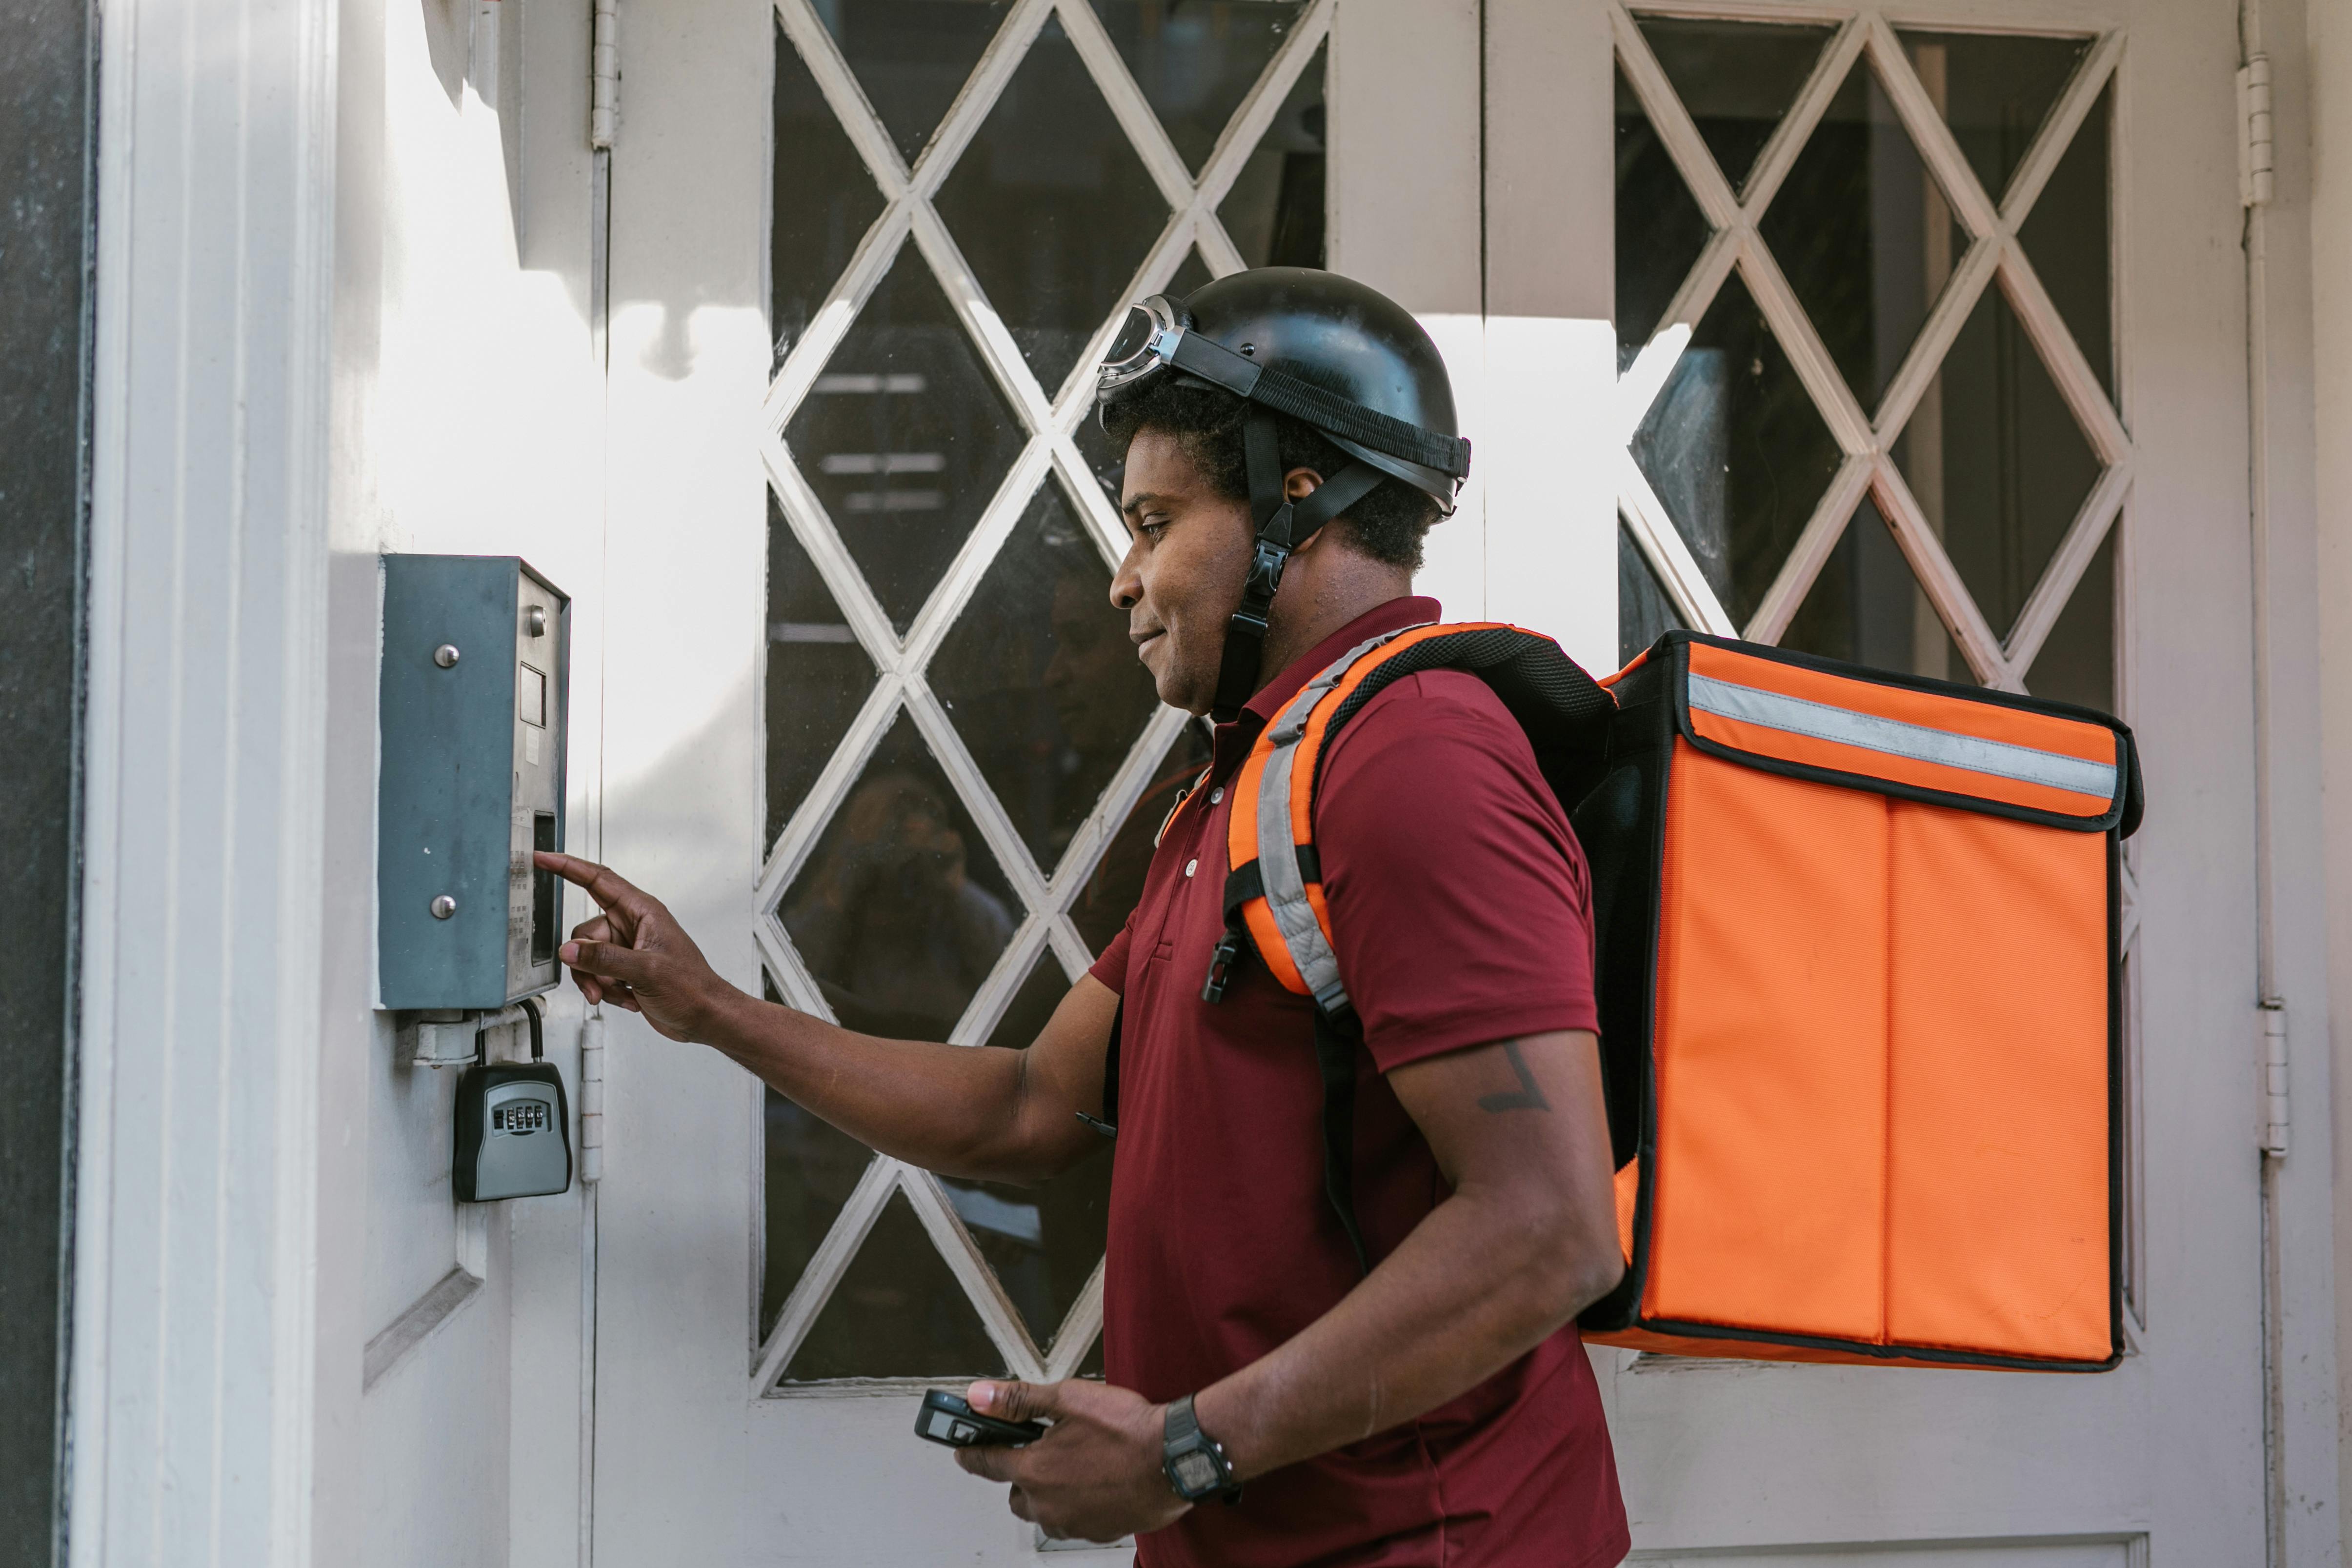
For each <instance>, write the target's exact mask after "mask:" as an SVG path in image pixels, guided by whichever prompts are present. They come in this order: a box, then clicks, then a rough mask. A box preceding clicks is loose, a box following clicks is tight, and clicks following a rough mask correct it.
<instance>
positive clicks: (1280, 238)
mask: <svg viewBox="0 0 2352 1568" xmlns="http://www.w3.org/2000/svg"><path fill="white" fill-rule="evenodd" d="M1330 52H1331V51H1330V48H1329V47H1328V46H1326V47H1323V48H1319V49H1317V50H1316V51H1315V58H1313V59H1311V60H1309V61H1307V68H1306V69H1305V70H1302V71H1300V72H1299V73H1298V79H1297V81H1295V82H1293V83H1292V84H1291V87H1290V91H1289V93H1288V95H1287V96H1286V97H1285V98H1284V99H1283V100H1282V107H1281V108H1280V109H1278V110H1275V113H1274V119H1273V121H1272V122H1271V123H1269V124H1268V125H1267V126H1266V128H1265V135H1264V136H1261V137H1260V138H1258V143H1257V145H1256V146H1255V147H1254V148H1252V149H1251V151H1250V155H1249V156H1248V157H1247V158H1246V159H1244V160H1243V162H1242V169H1241V173H1240V174H1237V175H1235V176H1234V187H1233V189H1232V190H1230V191H1228V192H1226V193H1225V199H1224V201H1223V203H1222V204H1220V205H1219V206H1218V207H1217V217H1218V219H1219V220H1220V221H1221V222H1223V225H1224V226H1225V234H1226V236H1227V237H1229V238H1231V239H1232V240H1233V242H1234V249H1236V250H1238V251H1240V252H1241V253H1242V260H1243V262H1244V263H1245V264H1246V265H1248V266H1251V267H1320V266H1322V265H1323V199H1324V198H1323V66H1324V61H1325V59H1326V58H1328V56H1329V54H1330Z"/></svg>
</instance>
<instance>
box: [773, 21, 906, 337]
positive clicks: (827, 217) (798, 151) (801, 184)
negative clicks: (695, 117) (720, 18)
mask: <svg viewBox="0 0 2352 1568" xmlns="http://www.w3.org/2000/svg"><path fill="white" fill-rule="evenodd" d="M775 117H776V124H775V136H776V145H775V171H774V173H775V190H774V197H773V205H772V211H773V213H774V215H775V216H774V218H773V226H772V229H771V231H770V235H769V241H768V275H769V285H768V289H769V292H768V300H769V306H768V330H769V338H770V341H771V342H773V343H774V345H775V357H774V363H776V364H777V365H782V363H784V358H785V356H786V355H787V354H789V353H792V351H793V344H795V343H797V342H800V341H801V338H802V335H803V333H805V332H806V331H808V324H809V321H810V319H811V318H812V317H814V315H815V314H816V308H817V307H818V306H819V305H821V304H823V303H824V297H825V295H826V294H828V293H830V292H831V291H832V289H833V285H834V282H835V279H838V278H840V276H841V273H842V269H843V268H845V267H847V266H848V265H849V258H850V253H851V252H853V251H855V250H856V248H857V242H858V241H859V240H861V239H863V238H865V237H866V230H867V229H868V228H870V227H871V226H873V223H874V220H875V219H876V218H877V217H879V216H882V192H881V189H880V187H879V186H877V185H876V184H875V183H874V177H873V175H871V174H868V173H867V172H866V165H865V163H862V162H861V161H859V159H858V156H857V153H856V149H855V148H853V147H851V146H850V144H849V138H848V136H847V135H846V134H845V133H844V132H843V131H842V129H841V121H838V120H836V119H835V117H834V112H833V110H832V108H831V106H829V105H828V104H827V103H826V102H825V101H824V94H822V93H821V92H819V91H818V90H817V85H816V79H815V78H814V77H812V76H811V75H809V70H808V67H807V66H806V65H805V64H803V62H802V60H801V57H800V51H799V50H797V49H795V48H793V45H792V40H791V39H789V38H787V37H784V30H783V28H782V26H781V25H780V26H778V27H777V28H776V97H775Z"/></svg>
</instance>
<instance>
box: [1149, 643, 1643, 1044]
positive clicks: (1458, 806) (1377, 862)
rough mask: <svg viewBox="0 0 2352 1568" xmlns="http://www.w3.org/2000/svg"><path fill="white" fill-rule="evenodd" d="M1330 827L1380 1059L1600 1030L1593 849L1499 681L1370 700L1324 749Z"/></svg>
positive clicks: (1345, 975) (1322, 821)
mask: <svg viewBox="0 0 2352 1568" xmlns="http://www.w3.org/2000/svg"><path fill="white" fill-rule="evenodd" d="M1315 838H1316V848H1317V851H1318V854H1319V856H1320V857H1321V859H1322V865H1323V877H1324V891H1325V895H1326V897H1327V898H1328V900H1329V907H1330V913H1331V927H1332V934H1333V946H1334V948H1335V950H1336V951H1337V953H1338V956H1339V978H1340V979H1341V980H1342V981H1343V982H1345V983H1346V984H1347V987H1348V993H1349V997H1350V998H1351V999H1352V1000H1353V1002H1354V1004H1355V1008H1356V1014H1357V1016H1358V1017H1359V1018H1360V1019H1361V1020H1362V1022H1363V1026H1364V1042H1365V1045H1366V1047H1368V1048H1369V1049H1370V1052H1371V1055H1372V1059H1373V1060H1374V1061H1375V1062H1376V1063H1377V1064H1378V1065H1379V1067H1380V1068H1381V1071H1383V1072H1385V1071H1388V1070H1390V1069H1391V1068H1397V1067H1402V1066H1403V1065H1404V1064H1405V1063H1407V1062H1412V1061H1419V1060H1421V1059H1423V1058H1427V1057H1433V1056H1437V1055H1440V1054H1443V1053H1444V1052H1446V1051H1454V1050H1461V1049H1464V1048H1465V1047H1471V1046H1483V1045H1490V1044H1492V1043H1494V1042H1495V1041H1496V1040H1506V1039H1514V1038H1517V1037H1520V1036H1524V1035H1530V1034H1539V1033H1543V1032H1546V1031H1549V1030H1556V1029H1596V1028H1597V1027H1598V1025H1599V1018H1598V1014H1597V1011H1596V1009H1595V1007H1594V1004H1593V994H1592V914H1591V873H1590V872H1589V870H1588V869H1587V868H1586V865H1585V860H1584V852H1583V850H1582V848H1581V847H1580V846H1579V845H1578V843H1577V841H1576V835H1575V832H1574V830H1572V829H1571V828H1570V826H1569V825H1568V818H1567V816H1566V815H1565V814H1564V813H1563V812H1562V811H1561V809H1560V805H1559V800H1558V799H1557V798H1556V797H1555V796H1554V795H1552V793H1551V789H1550V787H1549V785H1548V784H1545V783H1544V781H1543V775H1542V774H1541V773H1539V772H1538V770H1537V767H1536V761H1535V753H1534V751H1533V750H1532V749H1531V748H1530V747H1529V745H1528V739H1527V735H1526V733H1525V732H1524V731H1521V729H1520V728H1519V725H1518V722H1517V721H1516V720H1515V719H1513V718H1512V717H1511V716H1510V713H1509V711H1508V710H1507V709H1505V708H1504V707H1503V705H1502V703H1501V701H1500V700H1498V699H1497V698H1496V696H1495V694H1494V692H1493V691H1492V690H1491V689H1488V687H1487V686H1486V682H1484V681H1482V680H1480V679H1478V678H1477V677H1475V676H1474V675H1467V674H1465V673H1463V672H1461V671H1458V670H1432V671H1425V672H1423V673H1421V674H1417V675H1412V676H1407V677H1405V678H1403V679H1400V680H1398V681H1397V682H1396V683H1395V684H1394V685H1392V686H1391V687H1390V688H1389V689H1387V690H1385V691H1383V692H1381V694H1380V695H1379V696H1378V697H1376V698H1374V699H1373V700H1371V701H1370V702H1369V703H1367V704H1366V705H1365V707H1364V709H1363V711H1362V712H1360V713H1359V714H1358V715H1357V716H1356V717H1355V718H1354V719H1353V720H1352V721H1350V722H1349V726H1348V728H1347V729H1345V730H1344V731H1341V732H1340V735H1339V740H1338V741H1336V742H1333V744H1332V748H1331V751H1330V753H1329V755H1328V758H1327V759H1326V761H1325V763H1324V770H1323V777H1322V780H1321V782H1320V786H1319V788H1318V793H1317V803H1316V814H1315ZM1106 957H1108V954H1107V955H1106ZM1107 984H1108V982H1107Z"/></svg>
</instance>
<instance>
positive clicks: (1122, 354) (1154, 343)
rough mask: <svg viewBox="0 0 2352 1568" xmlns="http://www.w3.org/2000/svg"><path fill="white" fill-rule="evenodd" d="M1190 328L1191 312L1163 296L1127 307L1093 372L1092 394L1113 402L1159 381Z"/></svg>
mask: <svg viewBox="0 0 2352 1568" xmlns="http://www.w3.org/2000/svg"><path fill="white" fill-rule="evenodd" d="M1191 327H1192V312H1191V311H1190V310H1186V309H1184V307H1183V304H1182V303H1181V301H1179V300H1171V299H1170V298H1169V297H1168V296H1167V295H1165V294H1154V295H1152V296H1151V297H1150V299H1148V300H1144V301H1142V302H1141V303H1140V304H1137V305H1131V306H1129V308H1128V312H1127V320H1126V321H1122V322H1120V323H1119V328H1118V335H1117V336H1116V337H1114V338H1112V339H1111V341H1110V347H1109V348H1108V350H1106V351H1105V352H1104V353H1103V361H1102V364H1101V366H1100V367H1099V368H1098V369H1097V371H1096V372H1095V395H1097V397H1099V398H1101V399H1102V400H1103V401H1105V402H1111V401H1115V400H1117V399H1118V398H1119V397H1122V396H1124V395H1127V394H1129V393H1130V392H1133V391H1135V390H1136V389H1137V388H1138V387H1139V386H1141V385H1142V384H1145V383H1147V382H1150V381H1156V380H1158V379H1159V377H1160V373H1161V372H1163V371H1165V370H1166V369H1167V368H1168V367H1169V366H1170V365H1171V364H1173V363H1175V361H1176V345H1177V343H1178V342H1180V341H1181V339H1182V338H1183V335H1184V333H1185V332H1186V331H1188V330H1190V328H1191Z"/></svg>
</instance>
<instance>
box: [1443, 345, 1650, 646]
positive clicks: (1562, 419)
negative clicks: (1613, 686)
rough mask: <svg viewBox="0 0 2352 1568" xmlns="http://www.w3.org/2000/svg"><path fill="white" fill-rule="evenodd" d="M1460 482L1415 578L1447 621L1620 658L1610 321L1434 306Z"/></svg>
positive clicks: (1616, 438)
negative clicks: (1523, 631)
mask: <svg viewBox="0 0 2352 1568" xmlns="http://www.w3.org/2000/svg"><path fill="white" fill-rule="evenodd" d="M1420 320H1421V323H1422V325H1423V327H1425V328H1427V329H1428V331H1429V335H1430V336H1431V337H1432V338H1433V340H1435V342H1436V343H1437V346H1438V351H1439V352H1440V353H1443V354H1444V356H1445V363H1446V369H1447V371H1448V372H1449V374H1451V375H1452V376H1453V378H1454V402H1455V405H1456V406H1455V412H1456V414H1457V415H1458V416H1460V418H1461V421H1462V428H1463V431H1464V433H1465V434H1466V435H1467V436H1468V437H1470V443H1471V462H1470V480H1469V483H1468V484H1466V485H1465V486H1464V487H1463V492H1462V499H1461V502H1460V505H1459V506H1458V508H1457V509H1456V510H1455V512H1454V516H1453V517H1452V518H1451V519H1449V520H1448V521H1444V522H1443V523H1440V524H1439V525H1438V526H1437V527H1436V528H1434V529H1433V530H1432V531H1430V535H1429V546H1428V552H1427V553H1428V560H1427V564H1426V565H1425V566H1424V567H1423V570H1422V573H1421V574H1420V576H1419V577H1418V578H1416V579H1415V584H1414V585H1415V586H1416V587H1417V588H1418V589H1420V591H1421V592H1423V593H1426V594H1432V595H1436V597H1437V598H1438V599H1439V600H1441V601H1442V602H1443V603H1444V605H1445V613H1446V615H1447V616H1450V617H1452V618H1454V619H1456V620H1468V619H1474V618H1483V619H1486V620H1498V621H1511V622H1514V623H1516V624H1517V625H1519V626H1528V627H1530V628H1532V629H1534V630H1537V631H1540V632H1546V633H1549V635H1551V636H1552V637H1557V638H1559V643H1560V646H1561V647H1564V648H1566V649H1567V650H1568V654H1569V657H1570V658H1573V659H1575V660H1576V661H1577V662H1578V663H1580V664H1581V665H1583V666H1585V668H1588V669H1591V670H1593V671H1595V672H1596V673H1601V672H1606V671H1609V670H1613V669H1615V668H1617V502H1616V489H1615V485H1614V482H1613V478H1612V476H1613V475H1614V472H1615V447H1612V442H1616V443H1617V444H1618V445H1621V446H1622V441H1621V440H1620V438H1619V436H1618V430H1617V426H1618V423H1619V420H1618V414H1617V403H1618V391H1617V374H1616V353H1617V347H1616V343H1617V339H1616V332H1615V330H1614V329H1613V328H1612V326H1611V325H1610V323H1609V322H1607V321H1581V320H1573V319H1565V318H1559V317H1540V316H1491V317H1484V318H1481V317H1478V316H1475V315H1462V314H1432V315H1424V316H1423V317H1421V318H1420Z"/></svg>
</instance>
